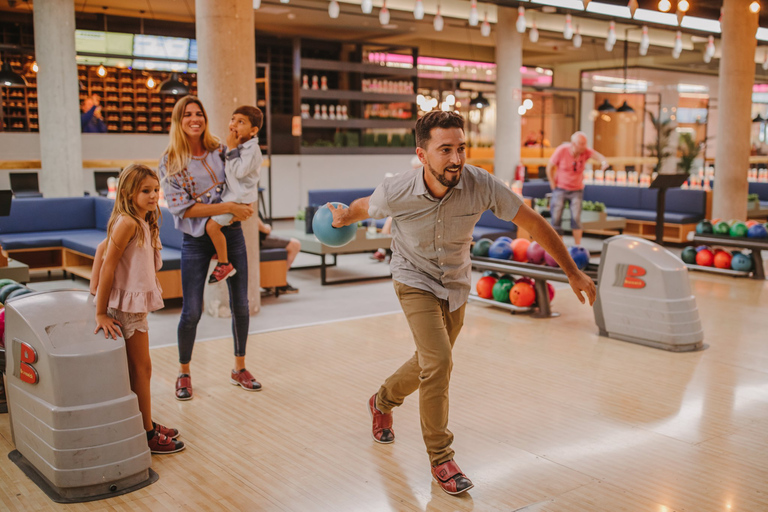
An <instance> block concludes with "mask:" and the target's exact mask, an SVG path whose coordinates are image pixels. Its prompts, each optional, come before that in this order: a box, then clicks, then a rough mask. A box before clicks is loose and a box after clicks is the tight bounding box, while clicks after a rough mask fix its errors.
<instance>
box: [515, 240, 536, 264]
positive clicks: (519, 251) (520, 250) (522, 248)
mask: <svg viewBox="0 0 768 512" xmlns="http://www.w3.org/2000/svg"><path fill="white" fill-rule="evenodd" d="M529 245H531V241H530V240H528V239H527V238H515V240H514V241H513V242H512V255H513V258H514V260H515V261H520V262H523V263H527V262H528V246H529Z"/></svg>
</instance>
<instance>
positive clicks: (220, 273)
mask: <svg viewBox="0 0 768 512" xmlns="http://www.w3.org/2000/svg"><path fill="white" fill-rule="evenodd" d="M263 122H264V115H263V114H262V113H261V110H259V109H258V108H257V107H252V106H249V105H244V106H242V107H237V109H235V111H234V112H233V113H232V119H230V121H229V134H228V135H227V154H226V160H227V161H226V165H225V167H224V173H225V175H226V188H225V189H224V192H223V193H222V194H221V201H222V202H228V201H233V202H236V203H242V204H251V203H253V202H254V201H256V199H257V197H258V193H259V169H260V168H261V161H262V157H261V150H260V149H259V139H258V138H257V137H256V134H257V133H258V132H259V130H260V129H261V125H262V123H263ZM231 223H232V214H230V213H225V214H222V215H214V216H213V217H211V218H210V219H208V222H207V223H206V224H205V232H206V233H208V236H209V237H210V238H211V241H212V242H213V246H214V247H215V248H216V254H217V255H218V258H219V263H218V264H217V265H216V268H215V269H213V272H212V273H211V276H210V277H209V278H208V282H209V283H217V282H219V281H221V280H223V279H227V278H228V277H232V276H233V275H235V272H236V271H237V269H235V267H233V266H232V264H231V263H230V262H229V254H228V252H227V239H226V237H225V236H224V234H223V233H222V232H221V230H222V228H223V227H225V226H229V225H230V224H231Z"/></svg>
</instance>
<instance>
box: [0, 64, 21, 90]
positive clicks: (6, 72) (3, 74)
mask: <svg viewBox="0 0 768 512" xmlns="http://www.w3.org/2000/svg"><path fill="white" fill-rule="evenodd" d="M0 85H2V86H5V87H24V86H26V85H27V81H26V80H25V79H24V77H23V76H21V75H20V74H18V73H16V72H15V71H14V70H13V69H12V68H11V63H10V62H8V61H7V60H5V61H3V67H2V68H1V69H0Z"/></svg>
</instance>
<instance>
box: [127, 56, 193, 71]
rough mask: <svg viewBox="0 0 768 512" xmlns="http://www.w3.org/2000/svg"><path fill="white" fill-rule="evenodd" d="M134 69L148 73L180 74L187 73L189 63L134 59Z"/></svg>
mask: <svg viewBox="0 0 768 512" xmlns="http://www.w3.org/2000/svg"><path fill="white" fill-rule="evenodd" d="M133 69H146V70H148V71H176V72H178V73H186V72H187V63H186V62H170V61H168V62H166V61H161V60H141V59H134V61H133Z"/></svg>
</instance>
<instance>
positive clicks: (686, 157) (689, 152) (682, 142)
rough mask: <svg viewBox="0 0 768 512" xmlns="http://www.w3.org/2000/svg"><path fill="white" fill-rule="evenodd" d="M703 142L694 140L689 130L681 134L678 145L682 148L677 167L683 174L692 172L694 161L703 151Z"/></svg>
mask: <svg viewBox="0 0 768 512" xmlns="http://www.w3.org/2000/svg"><path fill="white" fill-rule="evenodd" d="M701 145H702V144H701V143H698V142H696V141H695V140H693V135H691V134H690V133H688V132H683V133H681V134H680V138H679V139H678V147H679V148H680V161H679V162H677V168H678V169H680V172H681V173H683V174H691V168H692V167H693V162H694V161H695V160H696V158H698V156H699V153H701Z"/></svg>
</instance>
